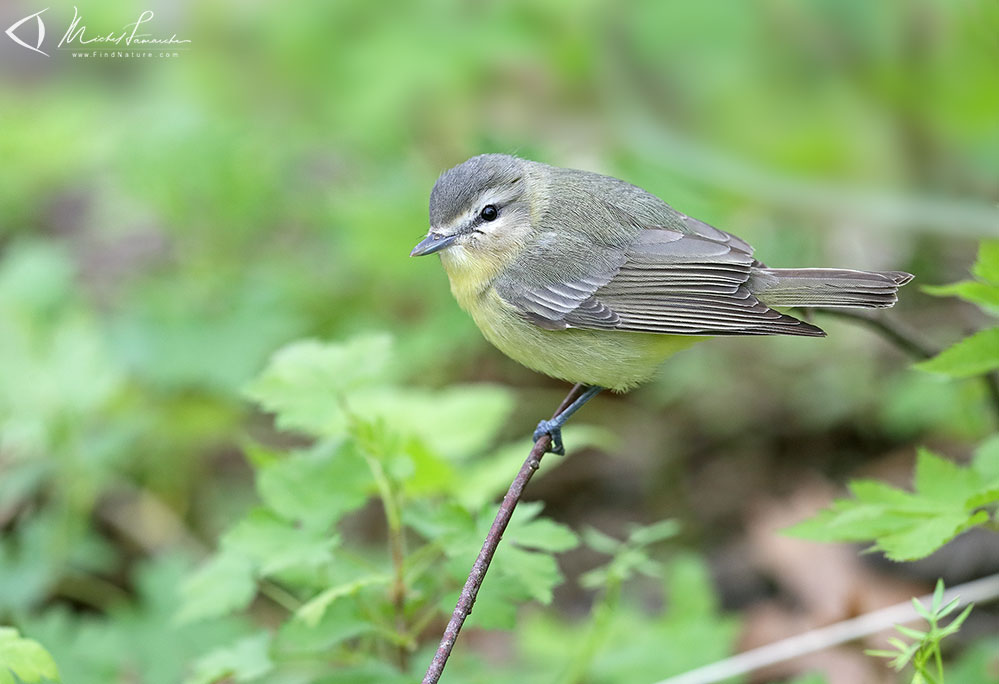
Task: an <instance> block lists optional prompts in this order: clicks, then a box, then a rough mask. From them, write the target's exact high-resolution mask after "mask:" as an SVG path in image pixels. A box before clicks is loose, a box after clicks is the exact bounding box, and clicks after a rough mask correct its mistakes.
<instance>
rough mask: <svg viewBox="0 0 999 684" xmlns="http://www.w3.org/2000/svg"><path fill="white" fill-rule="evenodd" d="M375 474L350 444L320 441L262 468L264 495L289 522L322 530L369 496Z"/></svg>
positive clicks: (260, 488)
mask: <svg viewBox="0 0 999 684" xmlns="http://www.w3.org/2000/svg"><path fill="white" fill-rule="evenodd" d="M371 487H372V485H371V474H370V472H369V471H368V468H367V466H366V465H365V463H364V459H363V458H361V456H360V455H359V454H358V453H357V452H356V450H355V449H354V448H353V447H352V446H351V445H350V444H339V445H331V444H319V445H317V446H316V447H314V448H313V449H310V450H308V451H297V452H294V453H292V454H291V455H290V456H289V457H288V458H286V459H284V460H282V461H278V462H276V463H273V464H271V465H268V466H267V467H265V468H262V469H261V470H260V471H259V472H258V473H257V491H259V492H260V498H261V499H262V500H263V501H264V503H265V504H267V506H269V507H270V508H271V509H272V510H273V511H274V512H276V513H277V514H278V515H280V516H282V517H283V518H285V519H286V520H287V521H289V522H292V523H297V524H301V525H304V526H305V527H307V528H309V529H313V530H317V531H319V532H323V531H327V530H328V529H329V527H330V525H332V524H333V523H334V522H336V521H337V520H339V519H340V518H341V516H343V515H344V514H345V513H348V512H350V511H352V510H355V509H357V508H359V507H360V506H362V505H363V504H364V502H365V501H367V499H368V496H369V489H370V488H371Z"/></svg>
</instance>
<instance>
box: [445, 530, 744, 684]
mask: <svg viewBox="0 0 999 684" xmlns="http://www.w3.org/2000/svg"><path fill="white" fill-rule="evenodd" d="M645 531H648V533H649V536H647V537H645V538H644V539H642V537H643V536H644V535H645ZM675 533H676V524H675V523H673V522H671V521H665V522H662V523H657V524H655V525H652V526H650V527H648V528H635V529H634V530H633V531H632V533H631V534H630V535H629V538H628V539H627V540H625V541H618V540H614V539H612V538H610V537H607V536H606V535H603V534H602V533H599V532H595V531H593V530H589V531H588V532H587V533H586V534H585V535H584V540H585V541H586V543H587V544H588V545H591V547H592V548H594V550H597V551H599V552H600V553H613V555H612V556H611V559H610V561H609V562H608V563H607V564H606V565H604V566H603V567H602V568H601V569H598V570H596V571H595V572H593V573H591V574H590V575H589V577H590V580H589V581H588V584H590V585H591V586H597V587H598V588H599V591H598V594H597V598H596V601H595V604H594V607H593V609H592V611H591V613H590V617H589V620H588V621H587V622H585V623H582V624H573V623H567V622H565V621H563V620H559V619H558V618H557V617H555V616H553V615H550V614H548V615H542V614H538V615H535V616H533V618H532V619H531V620H530V621H528V623H527V625H526V626H524V627H522V628H521V629H520V630H518V632H519V634H518V637H519V639H518V644H519V647H520V649H522V650H523V651H524V657H525V658H527V659H528V662H529V663H530V665H531V671H532V672H533V673H534V677H533V678H532V679H530V680H529V681H532V682H533V681H537V682H552V681H555V682H559V683H561V684H569V683H570V682H582V681H586V682H593V683H595V684H603V683H606V684H612V683H613V682H622V681H627V682H641V681H650V682H651V681H658V680H660V679H663V678H664V677H669V676H672V675H676V674H679V673H681V672H685V671H687V670H690V669H693V668H695V667H699V666H701V665H706V664H708V663H711V662H714V661H716V660H719V659H721V658H724V657H726V656H727V655H729V654H730V653H731V652H732V649H733V647H734V644H735V640H736V637H737V635H738V632H739V621H738V620H737V619H735V618H733V617H729V616H725V615H723V614H722V613H721V611H720V610H719V607H718V601H717V598H716V597H715V592H714V589H713V587H712V585H711V580H710V577H709V575H708V569H707V567H706V565H705V563H704V561H703V560H701V559H699V558H697V557H696V556H694V555H692V554H680V555H677V556H676V557H675V558H673V559H672V560H671V561H669V562H668V563H667V564H665V565H664V564H662V563H660V562H658V561H655V560H653V559H652V558H651V557H650V556H649V554H648V549H647V546H648V545H649V544H653V543H655V541H656V539H657V538H660V539H664V538H669V537H670V536H672V535H673V534H675ZM635 571H638V572H640V573H641V574H643V575H654V576H655V577H659V578H661V580H660V581H661V587H662V592H663V595H664V598H665V601H664V607H663V610H662V612H661V613H658V614H649V612H648V611H647V608H646V607H644V606H642V605H639V604H637V603H636V602H634V601H632V600H629V599H628V598H627V597H626V596H624V595H623V594H622V592H621V589H622V583H623V581H624V580H625V577H632V576H633V574H632V573H633V572H635ZM598 578H603V579H605V580H606V581H605V583H603V584H599V583H598V581H597V579H598ZM566 644H574V647H573V648H570V649H566V647H565V645H566ZM456 674H457V673H456ZM459 681H461V680H460V679H459ZM499 681H509V679H507V680H503V679H499Z"/></svg>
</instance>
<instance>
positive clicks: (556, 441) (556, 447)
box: [534, 419, 565, 456]
mask: <svg viewBox="0 0 999 684" xmlns="http://www.w3.org/2000/svg"><path fill="white" fill-rule="evenodd" d="M545 435H548V436H549V437H551V438H552V443H551V445H550V446H549V447H548V451H550V452H552V453H553V454H558V455H559V456H565V445H564V444H562V421H559V420H557V419H556V420H543V421H541V422H540V423H538V429H537V430H535V431H534V441H535V442H537V441H538V440H539V439H541V438H542V437H544V436H545Z"/></svg>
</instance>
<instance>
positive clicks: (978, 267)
mask: <svg viewBox="0 0 999 684" xmlns="http://www.w3.org/2000/svg"><path fill="white" fill-rule="evenodd" d="M971 272H972V273H973V274H974V275H975V277H977V278H981V279H982V280H984V281H985V282H987V283H991V284H993V285H999V240H982V242H981V244H979V245H978V258H977V259H976V260H975V265H974V266H973V267H972V268H971Z"/></svg>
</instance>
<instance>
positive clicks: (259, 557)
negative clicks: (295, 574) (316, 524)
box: [222, 508, 339, 575]
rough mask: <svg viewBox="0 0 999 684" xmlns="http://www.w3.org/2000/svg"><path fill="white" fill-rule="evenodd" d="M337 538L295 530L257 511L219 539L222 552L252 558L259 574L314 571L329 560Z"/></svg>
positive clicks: (295, 527) (297, 528) (283, 522)
mask: <svg viewBox="0 0 999 684" xmlns="http://www.w3.org/2000/svg"><path fill="white" fill-rule="evenodd" d="M338 541H339V538H338V537H336V536H331V535H327V534H325V533H323V532H322V531H316V530H308V529H305V528H301V527H297V526H295V525H294V524H292V523H289V522H287V521H285V520H282V519H281V518H279V517H277V515H275V514H274V513H273V512H271V511H269V510H267V509H262V508H258V509H255V510H253V511H250V513H249V514H248V515H247V516H246V517H245V518H243V519H242V520H241V521H239V522H238V523H236V525H235V526H234V527H233V528H232V529H231V530H229V531H228V532H226V534H225V535H224V536H223V537H222V548H223V550H224V551H227V552H233V553H235V554H239V555H242V556H244V557H246V558H249V559H251V560H252V561H253V562H254V563H255V564H256V566H257V567H258V569H259V572H260V573H261V574H262V575H273V574H275V573H278V572H280V571H282V570H285V569H288V568H296V569H308V568H315V567H318V566H320V565H322V564H324V563H328V562H329V561H331V560H332V558H333V554H332V550H333V548H334V547H335V546H336V545H337V543H338Z"/></svg>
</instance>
